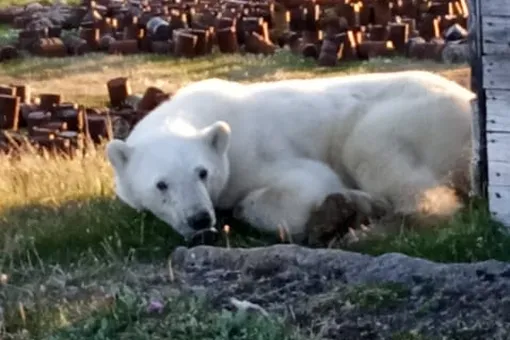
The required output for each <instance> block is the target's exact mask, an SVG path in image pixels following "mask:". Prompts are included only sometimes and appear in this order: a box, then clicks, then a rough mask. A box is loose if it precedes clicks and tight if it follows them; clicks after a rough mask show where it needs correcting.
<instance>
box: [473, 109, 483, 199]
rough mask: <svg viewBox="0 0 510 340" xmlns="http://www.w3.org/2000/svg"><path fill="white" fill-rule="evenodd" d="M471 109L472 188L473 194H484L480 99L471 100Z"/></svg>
mask: <svg viewBox="0 0 510 340" xmlns="http://www.w3.org/2000/svg"><path fill="white" fill-rule="evenodd" d="M471 109H472V113H473V116H472V119H471V123H472V125H471V128H472V131H473V139H472V144H471V145H472V158H471V190H472V195H473V196H481V195H482V178H481V173H482V172H481V170H482V167H483V164H482V162H481V160H480V139H481V133H480V122H479V110H478V101H477V100H476V99H473V100H472V101H471Z"/></svg>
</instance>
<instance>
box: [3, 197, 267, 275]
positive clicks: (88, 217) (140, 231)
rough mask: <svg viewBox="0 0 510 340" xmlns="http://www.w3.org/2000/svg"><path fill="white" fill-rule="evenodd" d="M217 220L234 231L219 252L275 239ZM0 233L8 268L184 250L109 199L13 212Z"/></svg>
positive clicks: (152, 221) (142, 216)
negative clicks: (224, 247) (225, 248)
mask: <svg viewBox="0 0 510 340" xmlns="http://www.w3.org/2000/svg"><path fill="white" fill-rule="evenodd" d="M218 220H219V221H220V224H221V225H224V224H228V225H229V226H230V227H231V228H230V230H231V231H230V232H229V233H228V235H226V234H224V233H220V237H219V239H218V240H217V242H216V243H215V244H214V245H216V246H227V245H230V246H232V247H250V246H256V245H265V244H267V243H266V241H265V239H270V238H269V237H266V238H265V236H264V235H262V234H260V233H257V232H256V231H255V230H252V229H250V228H247V227H245V226H244V225H242V224H241V223H239V222H237V221H235V220H232V219H231V218H230V217H229V216H228V214H226V213H224V212H223V213H222V212H219V216H218ZM0 230H2V232H1V233H0V244H4V245H5V247H4V249H3V252H2V255H1V256H0V259H1V260H2V263H3V266H4V268H5V267H6V266H7V267H9V266H19V265H21V264H22V265H23V266H26V265H29V266H38V264H39V263H41V266H42V263H44V264H48V263H59V264H70V263H73V262H76V261H79V260H83V259H85V258H88V259H91V260H98V259H102V258H105V257H106V258H108V259H112V260H123V259H124V258H125V257H126V256H134V257H135V258H136V259H138V260H141V261H153V260H160V259H162V258H165V257H167V256H169V255H170V253H171V252H172V251H173V249H174V248H175V247H176V246H179V245H185V243H184V240H183V239H182V237H181V236H179V235H178V234H177V233H176V232H174V231H173V229H172V228H171V227H170V226H168V225H166V224H165V223H163V222H162V221H160V220H159V219H157V218H156V217H155V216H153V215H152V214H150V213H146V212H142V213H138V212H136V211H135V210H134V209H131V208H130V207H128V206H126V205H125V204H123V203H122V202H120V201H119V200H117V199H112V198H110V197H98V198H88V199H87V198H86V199H79V200H74V201H67V202H64V203H62V204H58V205H55V206H51V205H43V204H30V205H25V206H21V207H14V208H11V209H9V210H7V211H4V212H3V214H2V215H1V217H0ZM227 236H228V241H227Z"/></svg>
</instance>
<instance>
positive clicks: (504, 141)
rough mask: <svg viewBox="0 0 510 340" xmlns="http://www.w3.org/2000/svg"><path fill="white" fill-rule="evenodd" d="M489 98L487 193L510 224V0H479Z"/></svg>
mask: <svg viewBox="0 0 510 340" xmlns="http://www.w3.org/2000/svg"><path fill="white" fill-rule="evenodd" d="M477 1H480V3H479V4H478V9H479V11H480V14H479V15H480V16H479V18H478V20H479V21H478V22H481V25H480V26H481V30H479V33H478V34H479V36H480V38H479V40H478V41H479V45H480V47H481V51H479V53H481V64H482V67H481V68H482V70H481V71H482V72H481V75H482V88H483V91H484V96H483V97H485V98H484V99H485V127H484V129H485V130H486V131H485V136H486V148H487V149H486V152H487V153H486V157H487V160H486V161H487V165H486V166H487V170H486V172H487V177H488V178H487V180H488V183H487V196H488V199H489V209H490V211H491V213H492V214H493V216H494V218H495V219H497V220H500V221H501V222H502V223H504V224H505V225H507V226H509V227H510V0H477Z"/></svg>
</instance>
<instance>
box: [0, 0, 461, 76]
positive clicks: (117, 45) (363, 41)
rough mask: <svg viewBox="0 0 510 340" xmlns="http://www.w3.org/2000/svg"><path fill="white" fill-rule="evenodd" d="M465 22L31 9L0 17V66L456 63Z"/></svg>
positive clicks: (156, 7)
mask: <svg viewBox="0 0 510 340" xmlns="http://www.w3.org/2000/svg"><path fill="white" fill-rule="evenodd" d="M467 18H468V6H467V3H466V0H435V1H426V0H97V1H86V2H83V3H82V4H80V5H78V6H71V5H61V4H54V5H51V6H43V5H40V4H38V3H33V4H29V5H27V6H25V7H8V8H4V9H2V10H0V23H5V24H10V25H12V26H13V27H14V28H15V29H18V30H19V32H18V35H17V37H16V38H15V39H14V41H10V42H9V43H8V44H4V46H2V47H1V50H0V60H9V59H13V58H17V57H18V56H20V55H22V54H23V53H22V52H29V53H30V54H32V55H40V56H48V57H64V56H68V55H83V54H86V53H89V52H99V51H103V52H106V53H111V54H134V53H141V52H143V53H159V54H168V55H173V56H176V57H185V58H192V57H195V56H203V55H207V54H210V53H213V52H214V51H219V52H220V53H256V54H272V53H274V52H275V51H276V50H277V49H279V48H287V49H290V50H291V51H292V52H293V53H296V54H299V55H302V56H303V57H310V58H314V59H315V60H317V63H318V64H319V65H322V66H333V65H336V64H337V63H338V62H339V61H342V60H353V59H367V58H371V57H378V56H383V57H384V56H393V55H403V56H407V57H411V58H418V59H434V60H447V61H450V62H455V61H457V60H459V59H460V60H463V59H462V58H463V56H462V54H463V53H464V52H463V51H464V50H465V49H466V48H465V45H466V44H459V42H465V40H466V35H467V32H466V30H465V28H466V22H467ZM450 45H451V46H453V47H452V48H450ZM459 46H461V48H459ZM445 50H447V51H445ZM450 50H453V51H450Z"/></svg>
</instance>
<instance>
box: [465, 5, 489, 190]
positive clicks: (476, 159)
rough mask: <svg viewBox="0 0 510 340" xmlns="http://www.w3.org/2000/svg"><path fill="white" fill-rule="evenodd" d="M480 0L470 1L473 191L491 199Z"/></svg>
mask: <svg viewBox="0 0 510 340" xmlns="http://www.w3.org/2000/svg"><path fill="white" fill-rule="evenodd" d="M480 1H482V0H468V2H467V3H468V9H469V17H468V43H469V48H470V65H471V91H473V92H474V93H476V99H474V100H473V101H472V103H471V104H472V105H471V106H472V108H473V120H472V122H473V124H472V128H473V149H472V150H473V159H472V163H471V174H472V176H471V185H472V194H473V195H474V196H479V197H483V198H487V182H488V169H487V134H486V131H487V130H486V108H485V100H486V99H485V91H484V88H483V67H482V53H483V51H482V40H481V37H482V22H481V11H480Z"/></svg>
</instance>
